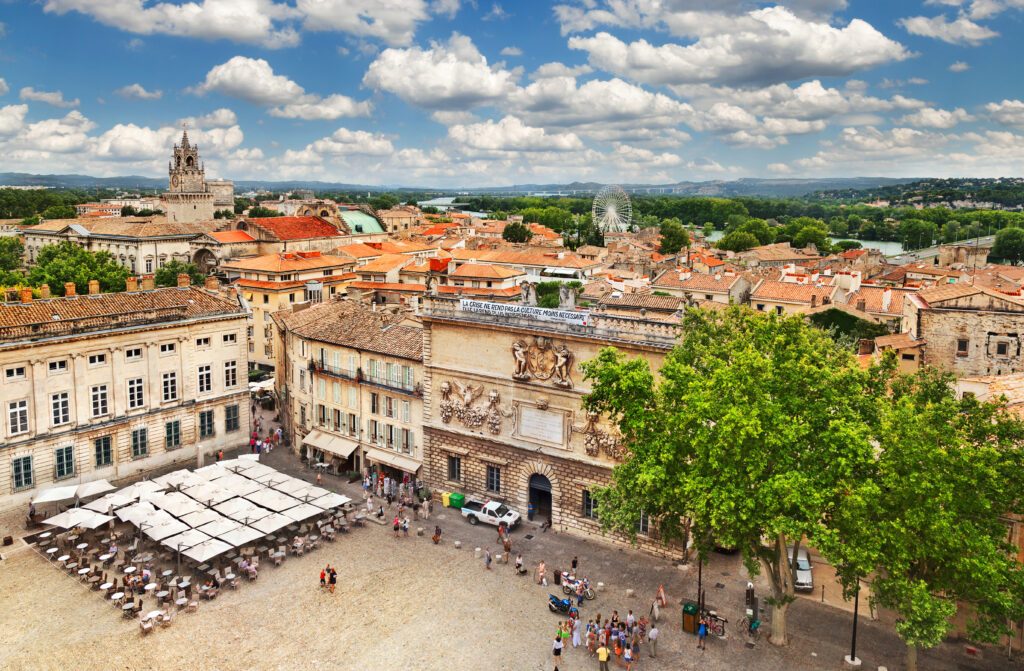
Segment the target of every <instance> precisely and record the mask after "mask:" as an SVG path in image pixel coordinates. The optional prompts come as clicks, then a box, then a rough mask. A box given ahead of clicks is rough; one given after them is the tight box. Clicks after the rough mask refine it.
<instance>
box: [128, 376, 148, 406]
mask: <svg viewBox="0 0 1024 671" xmlns="http://www.w3.org/2000/svg"><path fill="white" fill-rule="evenodd" d="M143 388H144V385H143V383H142V378H141V377H133V378H132V379H130V380H128V407H129V408H133V409H134V408H141V407H142V406H143V405H144V404H145V402H146V394H145V391H143Z"/></svg>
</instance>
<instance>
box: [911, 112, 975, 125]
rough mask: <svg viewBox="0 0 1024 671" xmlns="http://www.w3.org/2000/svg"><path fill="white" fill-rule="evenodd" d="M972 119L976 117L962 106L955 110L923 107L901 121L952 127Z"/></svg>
mask: <svg viewBox="0 0 1024 671" xmlns="http://www.w3.org/2000/svg"><path fill="white" fill-rule="evenodd" d="M972 120H974V117H973V116H971V115H970V114H968V113H967V111H966V110H964V109H963V108H962V107H957V108H956V109H954V110H944V109H936V108H934V107H922V108H921V109H919V110H917V111H916V112H914V113H913V114H908V115H906V116H905V117H903V118H902V119H900V123H905V124H908V125H910V126H914V127H918V128H921V127H923V128H952V127H953V126H955V125H957V124H958V123H961V122H964V121H972Z"/></svg>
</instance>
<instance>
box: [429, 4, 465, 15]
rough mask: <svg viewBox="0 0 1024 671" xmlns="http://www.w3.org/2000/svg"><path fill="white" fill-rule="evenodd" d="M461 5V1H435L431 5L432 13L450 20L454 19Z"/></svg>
mask: <svg viewBox="0 0 1024 671" xmlns="http://www.w3.org/2000/svg"><path fill="white" fill-rule="evenodd" d="M461 4H462V3H461V1H460V0H434V2H433V3H432V4H431V5H430V11H431V12H433V13H434V14H437V15H439V16H447V17H448V18H449V19H454V18H455V15H456V14H458V13H459V6H460V5H461Z"/></svg>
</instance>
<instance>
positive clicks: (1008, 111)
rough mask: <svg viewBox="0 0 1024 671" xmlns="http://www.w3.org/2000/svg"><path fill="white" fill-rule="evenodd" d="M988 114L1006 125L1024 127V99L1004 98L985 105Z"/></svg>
mask: <svg viewBox="0 0 1024 671" xmlns="http://www.w3.org/2000/svg"><path fill="white" fill-rule="evenodd" d="M985 111H986V112H988V115H989V116H990V117H992V118H993V119H995V120H996V121H998V122H999V123H1001V124H1003V125H1005V126H1020V127H1024V101H1021V100H1003V101H1002V102H998V103H988V104H987V105H985Z"/></svg>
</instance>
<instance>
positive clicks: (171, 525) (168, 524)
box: [142, 518, 189, 541]
mask: <svg viewBox="0 0 1024 671" xmlns="http://www.w3.org/2000/svg"><path fill="white" fill-rule="evenodd" d="M142 528H143V531H142V533H144V534H146V535H147V536H149V537H150V538H152V539H153V540H155V541H159V540H163V539H164V538H168V537H169V536H176V535H178V534H180V533H184V532H186V531H188V530H189V528H188V525H187V524H185V523H184V522H179V521H178V520H176V519H174V518H171V519H170V520H168V521H165V522H163V523H162V524H157V525H154V526H151V527H149V528H146V526H145V523H144V524H143V527H142Z"/></svg>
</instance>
